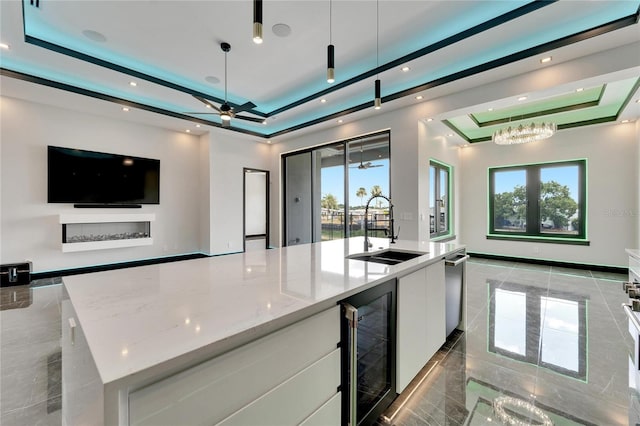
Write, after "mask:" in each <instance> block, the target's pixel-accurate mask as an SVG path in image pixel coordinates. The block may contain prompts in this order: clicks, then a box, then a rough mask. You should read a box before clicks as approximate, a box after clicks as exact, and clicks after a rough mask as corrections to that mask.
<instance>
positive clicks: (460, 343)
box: [379, 260, 639, 426]
mask: <svg viewBox="0 0 640 426" xmlns="http://www.w3.org/2000/svg"><path fill="white" fill-rule="evenodd" d="M624 279H625V276H624V275H611V274H610V275H607V276H606V277H603V276H602V275H599V274H595V273H594V274H592V273H590V272H589V271H577V272H576V273H572V271H571V270H567V269H562V270H554V268H552V267H546V268H541V267H535V268H530V267H528V266H527V265H524V264H515V263H506V262H495V261H490V262H487V261H483V262H478V261H474V260H472V261H471V262H469V264H468V267H467V283H468V297H467V318H468V323H467V331H466V332H465V333H462V332H456V333H454V334H453V335H451V336H450V337H449V339H448V340H447V343H446V344H445V345H444V346H443V347H442V348H441V349H440V351H439V352H438V353H437V354H436V356H435V357H434V358H433V359H432V360H431V361H430V362H429V363H428V364H427V365H426V366H425V368H424V369H423V371H422V376H421V375H419V376H418V377H417V378H416V379H415V380H414V382H413V383H412V384H411V385H410V387H409V388H408V389H407V390H406V391H405V392H403V394H402V395H400V396H399V397H398V398H397V399H396V401H395V402H394V404H393V405H392V406H391V407H390V408H389V410H387V411H386V412H385V415H386V416H387V418H388V421H384V420H383V419H381V420H380V421H379V424H380V425H382V424H394V425H398V426H400V425H496V424H498V425H501V424H531V425H552V424H553V425H627V424H630V422H631V424H635V421H633V420H632V419H633V418H634V417H633V413H637V412H638V410H637V406H638V405H639V404H638V398H637V396H636V397H635V399H634V398H633V395H634V393H633V392H630V388H629V374H628V365H629V361H628V360H629V355H630V348H631V344H630V342H629V340H630V339H631V337H630V336H629V334H628V332H627V324H626V319H625V318H624V312H622V309H621V303H622V302H624V301H626V295H625V294H624V293H623V292H622V291H621V290H620V281H623V280H624ZM427 373H428V374H427ZM496 404H497V407H496ZM634 407H636V408H634ZM496 408H497V410H496ZM636 418H637V417H636Z"/></svg>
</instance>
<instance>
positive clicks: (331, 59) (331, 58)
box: [327, 0, 336, 83]
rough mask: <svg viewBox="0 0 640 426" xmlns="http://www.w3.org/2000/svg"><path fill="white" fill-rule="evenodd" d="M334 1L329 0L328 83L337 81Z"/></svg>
mask: <svg viewBox="0 0 640 426" xmlns="http://www.w3.org/2000/svg"><path fill="white" fill-rule="evenodd" d="M332 4H333V3H332V2H331V0H329V45H328V46H327V83H333V82H334V81H336V74H335V53H334V48H333V40H332V37H331V34H332V27H331V11H332Z"/></svg>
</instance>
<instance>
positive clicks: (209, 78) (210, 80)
mask: <svg viewBox="0 0 640 426" xmlns="http://www.w3.org/2000/svg"><path fill="white" fill-rule="evenodd" d="M204 79H205V81H206V82H207V83H211V84H218V83H220V79H219V78H218V77H214V76H212V75H208V76H206V77H205V78H204Z"/></svg>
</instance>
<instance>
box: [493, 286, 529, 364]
mask: <svg viewBox="0 0 640 426" xmlns="http://www.w3.org/2000/svg"><path fill="white" fill-rule="evenodd" d="M494 297H495V306H496V309H495V312H496V314H495V328H494V330H495V334H494V342H495V347H496V348H500V349H504V350H506V351H509V352H513V353H516V354H519V355H522V356H525V354H526V350H527V347H526V342H527V295H526V293H523V292H519V291H508V290H502V289H499V288H498V289H496V292H495V294H494Z"/></svg>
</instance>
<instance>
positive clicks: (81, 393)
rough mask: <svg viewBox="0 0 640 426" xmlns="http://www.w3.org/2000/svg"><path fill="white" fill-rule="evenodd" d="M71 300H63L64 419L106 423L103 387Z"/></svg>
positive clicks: (72, 421) (80, 423) (76, 422)
mask: <svg viewBox="0 0 640 426" xmlns="http://www.w3.org/2000/svg"><path fill="white" fill-rule="evenodd" d="M77 318H78V317H77V316H76V314H75V311H74V310H73V306H72V305H71V301H70V300H69V299H68V298H67V299H63V301H62V336H61V337H62V338H61V340H60V342H61V347H62V419H63V421H62V423H63V424H68V425H89V424H90V425H96V426H99V425H102V424H103V423H102V419H103V418H104V405H103V387H102V382H101V380H100V375H99V373H98V369H97V368H96V365H95V363H94V361H93V357H92V356H91V352H90V350H89V345H88V344H87V340H86V338H85V336H84V333H83V332H82V327H81V326H80V324H79V323H78V320H77Z"/></svg>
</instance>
